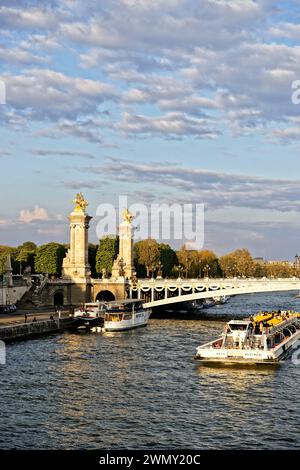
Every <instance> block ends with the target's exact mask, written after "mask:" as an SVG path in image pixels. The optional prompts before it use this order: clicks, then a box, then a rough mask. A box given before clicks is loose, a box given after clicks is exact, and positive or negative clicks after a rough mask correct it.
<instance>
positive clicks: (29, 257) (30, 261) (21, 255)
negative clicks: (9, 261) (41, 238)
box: [15, 242, 37, 274]
mask: <svg viewBox="0 0 300 470" xmlns="http://www.w3.org/2000/svg"><path fill="white" fill-rule="evenodd" d="M36 249H37V246H36V244H35V243H33V242H25V243H23V245H20V246H18V248H17V253H16V256H15V260H16V261H18V262H19V263H20V264H19V267H20V269H19V271H20V274H22V265H23V264H27V265H29V266H30V267H31V269H32V270H33V269H34V257H35V253H36Z"/></svg>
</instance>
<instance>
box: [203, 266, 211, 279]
mask: <svg viewBox="0 0 300 470" xmlns="http://www.w3.org/2000/svg"><path fill="white" fill-rule="evenodd" d="M204 271H205V272H206V277H207V278H208V277H209V271H210V266H209V265H208V264H207V265H206V266H205V267H204Z"/></svg>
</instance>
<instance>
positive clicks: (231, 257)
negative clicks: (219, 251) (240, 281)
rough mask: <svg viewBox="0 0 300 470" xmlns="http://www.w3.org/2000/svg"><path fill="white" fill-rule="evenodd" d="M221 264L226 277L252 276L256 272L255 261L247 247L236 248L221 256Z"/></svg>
mask: <svg viewBox="0 0 300 470" xmlns="http://www.w3.org/2000/svg"><path fill="white" fill-rule="evenodd" d="M220 266H221V269H222V271H223V275H224V276H225V277H228V276H241V277H251V276H253V275H254V272H255V263H254V261H253V259H252V256H251V254H250V252H249V251H248V250H246V249H241V250H235V251H233V252H232V253H228V254H227V255H224V256H221V258H220Z"/></svg>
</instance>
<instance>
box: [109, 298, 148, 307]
mask: <svg viewBox="0 0 300 470" xmlns="http://www.w3.org/2000/svg"><path fill="white" fill-rule="evenodd" d="M141 302H143V300H141V299H124V300H112V301H107V302H100V303H104V304H109V305H112V306H114V307H115V306H117V305H128V304H137V303H141Z"/></svg>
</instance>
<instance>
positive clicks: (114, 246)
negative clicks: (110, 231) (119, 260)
mask: <svg viewBox="0 0 300 470" xmlns="http://www.w3.org/2000/svg"><path fill="white" fill-rule="evenodd" d="M118 251H119V237H117V236H105V237H103V238H101V240H100V241H99V246H98V249H97V254H96V272H97V273H98V274H100V273H102V270H103V269H106V272H107V273H109V274H111V271H112V266H113V262H114V259H115V258H116V257H117V254H118Z"/></svg>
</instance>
